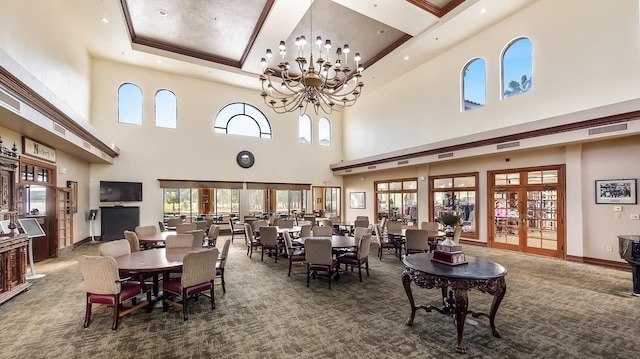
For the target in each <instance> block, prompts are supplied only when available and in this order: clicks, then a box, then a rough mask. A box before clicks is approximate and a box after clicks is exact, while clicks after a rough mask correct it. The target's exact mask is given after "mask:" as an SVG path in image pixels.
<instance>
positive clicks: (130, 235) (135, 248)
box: [124, 230, 140, 253]
mask: <svg viewBox="0 0 640 359" xmlns="http://www.w3.org/2000/svg"><path fill="white" fill-rule="evenodd" d="M124 239H126V240H127V241H128V242H129V247H130V250H131V253H133V252H139V251H140V240H139V239H138V235H137V234H136V232H134V231H127V230H125V231H124Z"/></svg>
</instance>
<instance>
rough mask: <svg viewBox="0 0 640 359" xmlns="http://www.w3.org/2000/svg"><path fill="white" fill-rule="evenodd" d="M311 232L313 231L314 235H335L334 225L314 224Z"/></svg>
mask: <svg viewBox="0 0 640 359" xmlns="http://www.w3.org/2000/svg"><path fill="white" fill-rule="evenodd" d="M311 232H313V235H314V236H322V237H331V236H332V235H333V226H332V227H327V226H314V227H313V228H312V229H311Z"/></svg>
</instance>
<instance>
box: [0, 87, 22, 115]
mask: <svg viewBox="0 0 640 359" xmlns="http://www.w3.org/2000/svg"><path fill="white" fill-rule="evenodd" d="M0 102H2V103H5V104H7V105H8V106H10V107H11V108H13V109H15V110H16V111H18V112H19V111H20V101H18V100H16V99H14V98H13V97H11V96H9V95H8V94H6V93H5V92H4V91H0Z"/></svg>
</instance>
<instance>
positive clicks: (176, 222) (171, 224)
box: [167, 217, 184, 228]
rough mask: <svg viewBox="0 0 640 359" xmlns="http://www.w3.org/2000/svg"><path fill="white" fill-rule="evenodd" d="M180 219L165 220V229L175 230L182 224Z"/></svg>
mask: <svg viewBox="0 0 640 359" xmlns="http://www.w3.org/2000/svg"><path fill="white" fill-rule="evenodd" d="M183 223H184V222H183V221H182V218H178V217H176V218H169V219H167V227H172V228H175V227H176V226H177V225H179V224H183Z"/></svg>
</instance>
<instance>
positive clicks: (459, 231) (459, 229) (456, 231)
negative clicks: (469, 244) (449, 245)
mask: <svg viewBox="0 0 640 359" xmlns="http://www.w3.org/2000/svg"><path fill="white" fill-rule="evenodd" d="M461 236H462V227H460V226H456V229H454V230H453V241H454V242H455V244H460V237H461Z"/></svg>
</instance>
